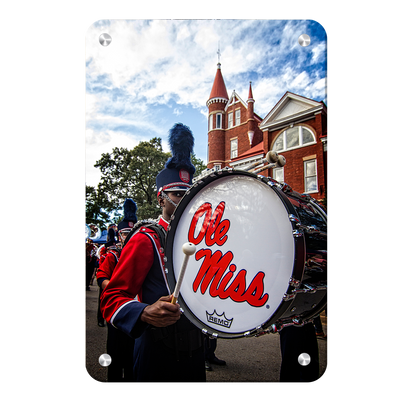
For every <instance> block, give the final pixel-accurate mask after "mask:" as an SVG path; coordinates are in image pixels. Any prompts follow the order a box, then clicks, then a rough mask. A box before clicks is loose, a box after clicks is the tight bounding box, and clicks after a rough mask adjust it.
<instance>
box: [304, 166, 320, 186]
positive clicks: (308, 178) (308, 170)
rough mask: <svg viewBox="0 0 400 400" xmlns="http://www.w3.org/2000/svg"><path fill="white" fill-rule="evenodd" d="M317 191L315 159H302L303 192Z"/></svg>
mask: <svg viewBox="0 0 400 400" xmlns="http://www.w3.org/2000/svg"><path fill="white" fill-rule="evenodd" d="M317 192H318V177H317V160H316V159H314V160H307V161H304V193H317Z"/></svg>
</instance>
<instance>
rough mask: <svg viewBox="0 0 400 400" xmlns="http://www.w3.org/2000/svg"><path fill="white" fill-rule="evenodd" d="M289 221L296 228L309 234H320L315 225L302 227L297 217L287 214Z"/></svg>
mask: <svg viewBox="0 0 400 400" xmlns="http://www.w3.org/2000/svg"><path fill="white" fill-rule="evenodd" d="M289 220H290V221H291V222H294V223H295V226H296V228H299V229H303V230H304V231H306V232H307V233H310V234H316V233H320V230H319V229H318V228H317V227H316V226H315V225H303V224H302V223H301V222H300V220H299V219H298V218H297V217H295V216H294V215H293V214H289ZM294 232H295V231H294ZM294 232H293V233H294Z"/></svg>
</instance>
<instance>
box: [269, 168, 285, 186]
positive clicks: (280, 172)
mask: <svg viewBox="0 0 400 400" xmlns="http://www.w3.org/2000/svg"><path fill="white" fill-rule="evenodd" d="M272 177H273V178H274V179H275V180H276V181H278V182H280V183H284V182H285V172H284V169H283V167H281V168H274V169H273V173H272Z"/></svg>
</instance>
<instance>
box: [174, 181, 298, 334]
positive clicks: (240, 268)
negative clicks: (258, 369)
mask: <svg viewBox="0 0 400 400" xmlns="http://www.w3.org/2000/svg"><path fill="white" fill-rule="evenodd" d="M189 199H190V194H189ZM183 207H184V210H183V212H182V214H180V212H178V213H177V218H175V220H174V221H173V222H172V223H171V228H172V229H171V232H170V233H171V234H172V235H173V249H172V262H173V266H172V267H173V273H174V275H175V277H177V276H178V275H179V272H180V267H181V265H182V262H183V258H184V254H183V252H182V245H183V244H184V243H185V242H188V241H192V242H193V241H194V242H195V243H194V244H195V245H196V253H195V254H194V255H193V256H191V257H190V259H189V262H188V266H187V269H186V274H185V277H184V279H183V282H182V286H181V291H180V295H181V297H180V300H181V302H180V304H181V303H182V300H183V303H184V305H185V306H186V307H187V308H188V309H189V310H190V311H191V313H193V314H194V315H195V317H196V319H197V320H198V321H195V323H196V324H197V325H199V323H200V325H202V326H203V328H204V329H206V330H207V331H208V332H211V333H215V332H216V333H217V334H220V333H222V335H223V336H224V335H226V336H228V337H229V336H237V335H246V334H248V332H249V331H252V330H254V328H256V327H259V326H261V325H263V324H264V323H266V322H267V321H269V320H270V318H271V317H272V315H273V314H274V313H275V312H276V311H277V309H278V308H279V306H280V304H281V303H282V298H283V296H284V294H285V293H286V292H287V289H288V286H289V280H290V278H291V277H292V272H293V265H294V258H295V245H294V239H293V229H292V224H291V222H290V220H289V217H288V211H287V209H286V208H285V205H284V203H283V202H282V200H281V199H280V198H279V196H278V195H277V194H276V193H275V191H274V190H273V189H272V188H271V187H269V186H268V185H267V184H266V183H264V182H261V181H259V180H258V179H256V178H255V177H253V176H249V175H230V176H222V177H219V178H218V179H215V180H213V181H211V182H210V183H209V184H207V185H205V186H204V187H203V188H202V189H201V190H200V191H198V192H197V193H196V194H195V195H194V196H193V198H191V199H190V200H189V202H187V203H186V205H184V206H183ZM217 207H218V211H219V215H220V217H219V225H218V227H217V229H216V230H215V232H214V233H213V234H210V233H211V228H210V226H209V227H208V230H207V227H206V225H207V221H209V220H210V217H211V218H212V216H216V215H217V213H216V209H217ZM179 208H181V204H180V205H179V206H178V209H179ZM178 209H177V210H178ZM199 210H203V211H205V210H208V213H209V214H207V213H206V212H203V215H201V216H199V214H200V211H199ZM196 218H197V219H196ZM196 221H197V222H196ZM211 225H212V224H211ZM170 233H169V234H168V235H170ZM167 240H168V239H167ZM207 242H208V243H207ZM169 268H171V266H169ZM171 290H173V288H171ZM178 301H179V300H178ZM181 305H182V304H181ZM183 308H184V309H185V307H183Z"/></svg>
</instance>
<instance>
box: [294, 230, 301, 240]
mask: <svg viewBox="0 0 400 400" xmlns="http://www.w3.org/2000/svg"><path fill="white" fill-rule="evenodd" d="M293 236H294V237H296V238H297V237H302V236H303V232H301V231H299V230H298V229H295V230H294V231H293Z"/></svg>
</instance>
